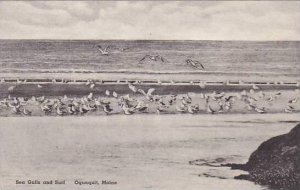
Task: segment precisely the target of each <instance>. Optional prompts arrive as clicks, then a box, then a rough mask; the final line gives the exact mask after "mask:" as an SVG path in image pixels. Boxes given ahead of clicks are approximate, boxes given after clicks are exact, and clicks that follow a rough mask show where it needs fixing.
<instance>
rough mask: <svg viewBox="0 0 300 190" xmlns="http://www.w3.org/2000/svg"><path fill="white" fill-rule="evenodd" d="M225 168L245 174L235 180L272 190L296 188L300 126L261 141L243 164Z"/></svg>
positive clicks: (299, 173)
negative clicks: (249, 182)
mask: <svg viewBox="0 0 300 190" xmlns="http://www.w3.org/2000/svg"><path fill="white" fill-rule="evenodd" d="M227 166H230V167H231V168H232V169H241V170H245V171H248V172H249V175H240V176H237V177H236V179H246V180H250V181H254V182H256V183H258V184H262V185H269V186H271V187H274V188H284V189H300V124H298V125H297V126H296V127H294V128H293V129H292V130H291V131H290V132H289V133H287V134H284V135H280V136H277V137H273V138H271V139H269V140H267V141H265V142H263V143H262V144H261V145H260V146H259V147H258V149H257V150H256V151H254V152H253V153H252V154H251V156H250V158H249V161H248V162H247V163H246V164H244V165H243V164H227Z"/></svg>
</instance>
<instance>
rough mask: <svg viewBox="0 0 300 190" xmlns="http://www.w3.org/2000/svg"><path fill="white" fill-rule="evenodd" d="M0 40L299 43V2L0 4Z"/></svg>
mask: <svg viewBox="0 0 300 190" xmlns="http://www.w3.org/2000/svg"><path fill="white" fill-rule="evenodd" d="M0 38H1V39H146V40H148V39H157V40H270V41H273V40H297V41H298V40H300V1H243V2H241V1H198V2H196V1H190V2H183V1H179V2H177V1H172V2H171V1H134V2H127V1H114V2H109V1H102V2H99V1H75V2H74V1H73V2H70V1H69V2H68V1H51V2H50V1H27V2H25V1H4V2H3V1H1V2H0Z"/></svg>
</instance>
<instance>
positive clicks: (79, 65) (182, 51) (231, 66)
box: [0, 40, 300, 75]
mask: <svg viewBox="0 0 300 190" xmlns="http://www.w3.org/2000/svg"><path fill="white" fill-rule="evenodd" d="M99 45H100V46H101V47H103V48H106V47H108V51H109V55H108V56H105V55H102V54H101V52H100V51H99V50H98V47H97V46H99ZM146 55H151V56H156V55H158V56H160V57H162V58H163V60H164V61H161V60H157V61H153V60H150V59H145V60H143V61H140V60H142V59H143V58H144V57H145V56H146ZM186 59H192V60H195V61H199V62H201V63H202V65H203V66H204V68H205V70H204V71H205V72H219V73H222V72H224V73H226V72H237V73H239V72H248V73H277V74H294V75H295V74H299V73H300V42H299V41H268V42H266V41H253V42H252V41H160V40H158V41H155V40H154V41H153V40H0V73H1V72H40V71H41V70H47V71H60V70H88V71H97V72H107V71H114V72H118V71H122V72H129V73H130V72H150V73H151V72H197V71H199V72H200V71H202V70H198V69H195V68H194V67H192V66H190V65H188V64H187V63H186Z"/></svg>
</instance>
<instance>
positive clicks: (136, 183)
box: [0, 114, 299, 190]
mask: <svg viewBox="0 0 300 190" xmlns="http://www.w3.org/2000/svg"><path fill="white" fill-rule="evenodd" d="M0 122H1V130H0V144H1V159H2V161H3V162H2V163H5V164H2V165H1V168H0V175H1V180H2V183H1V187H2V188H3V189H11V190H17V189H22V190H26V189H30V190H32V189H53V188H55V189H65V188H66V186H65V185H61V186H60V185H16V184H15V180H29V179H31V180H34V179H37V180H40V181H42V180H51V179H53V180H55V179H56V180H66V185H67V187H68V188H72V189H99V188H100V189H125V190H126V189H128V190H129V189H130V190H132V189H159V190H163V189H191V190H192V189H195V188H199V189H210V190H218V189H220V187H221V186H225V185H226V189H230V190H239V189H241V187H242V188H243V189H247V190H263V189H267V187H264V186H259V185H256V184H254V183H252V182H248V181H242V180H235V179H233V177H234V176H236V175H239V174H241V173H243V172H242V171H234V170H230V169H229V168H227V167H213V166H209V165H208V164H209V163H213V161H214V160H218V162H215V163H214V164H215V165H219V164H222V163H245V162H246V161H247V159H248V157H249V155H250V154H251V152H253V151H254V150H255V149H256V148H257V146H258V145H259V144H260V143H261V142H263V141H265V140H267V139H269V138H270V137H273V136H276V135H279V134H283V133H286V132H288V131H289V130H290V129H291V128H292V127H294V126H295V124H296V123H297V122H299V114H265V115H261V114H248V115H244V114H235V115H232V114H229V115H228V114H227V115H226V114H225V115H196V116H195V115H133V116H124V115H113V116H111V117H106V116H98V117H94V116H87V117H84V118H83V117H66V118H61V117H10V118H3V117H2V118H0ZM121 137H122V138H121ZM196 160H198V161H196ZM161 179H163V180H161ZM75 180H80V181H94V180H98V181H99V182H100V185H76V184H75V183H74V181H75ZM101 180H111V181H117V183H118V184H117V185H109V186H105V185H104V186H103V185H101Z"/></svg>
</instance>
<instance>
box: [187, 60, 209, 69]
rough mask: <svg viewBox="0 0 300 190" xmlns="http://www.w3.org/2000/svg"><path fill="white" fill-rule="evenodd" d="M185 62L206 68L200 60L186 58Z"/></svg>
mask: <svg viewBox="0 0 300 190" xmlns="http://www.w3.org/2000/svg"><path fill="white" fill-rule="evenodd" d="M185 62H186V63H187V64H189V65H191V66H192V67H194V68H197V69H202V70H204V69H205V68H204V66H203V65H202V64H201V63H200V61H196V60H192V59H186V60H185Z"/></svg>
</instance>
